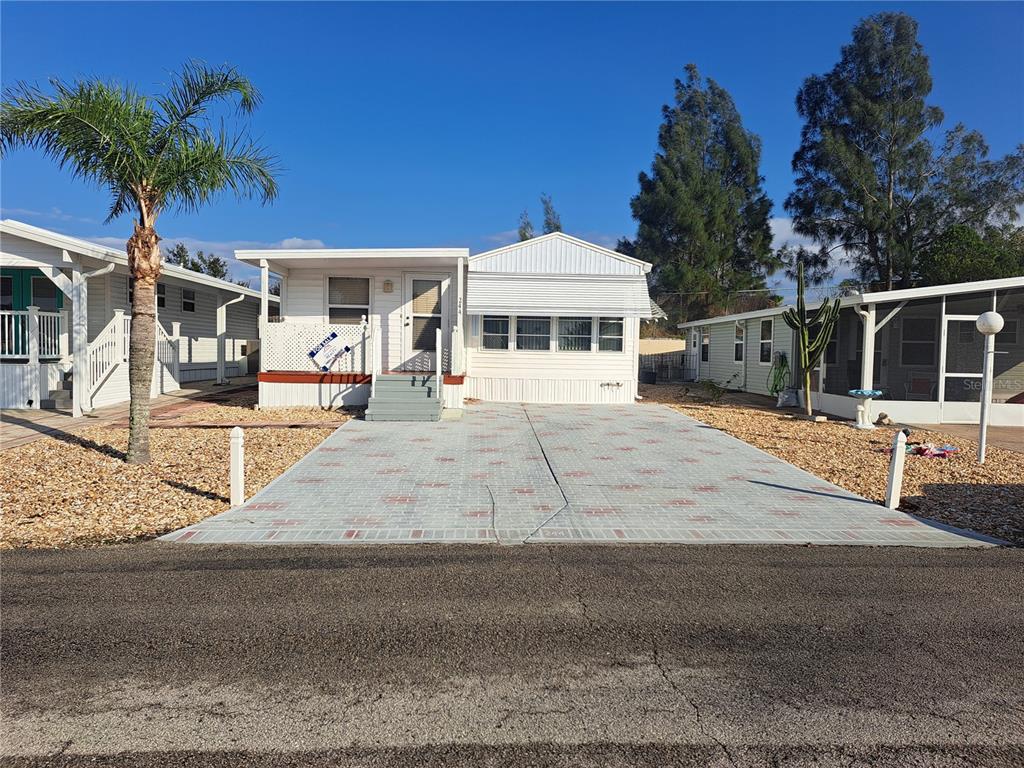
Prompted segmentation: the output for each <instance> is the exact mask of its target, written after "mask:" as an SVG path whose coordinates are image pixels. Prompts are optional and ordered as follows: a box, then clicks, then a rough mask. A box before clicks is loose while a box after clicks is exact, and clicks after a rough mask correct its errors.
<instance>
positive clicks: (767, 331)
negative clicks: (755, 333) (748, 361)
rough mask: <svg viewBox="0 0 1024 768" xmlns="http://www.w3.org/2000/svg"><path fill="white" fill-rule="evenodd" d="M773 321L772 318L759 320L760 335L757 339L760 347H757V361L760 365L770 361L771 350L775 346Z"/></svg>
mask: <svg viewBox="0 0 1024 768" xmlns="http://www.w3.org/2000/svg"><path fill="white" fill-rule="evenodd" d="M774 335H775V321H774V320H772V319H770V318H769V319H768V320H762V321H761V335H760V338H759V340H758V344H759V345H760V349H758V354H757V361H758V362H759V363H761V364H762V365H767V364H769V363H771V361H772V351H773V347H774V346H775V340H774Z"/></svg>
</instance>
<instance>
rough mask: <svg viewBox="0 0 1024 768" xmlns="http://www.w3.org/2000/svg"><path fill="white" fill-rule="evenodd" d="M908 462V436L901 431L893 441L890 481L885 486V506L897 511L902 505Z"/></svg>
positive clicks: (890, 459)
mask: <svg viewBox="0 0 1024 768" xmlns="http://www.w3.org/2000/svg"><path fill="white" fill-rule="evenodd" d="M906 460H907V435H906V433H905V432H904V431H903V430H902V429H901V430H900V431H899V432H897V433H896V436H895V437H894V438H893V439H892V456H890V457H889V481H888V482H887V483H886V486H885V506H886V507H888V508H889V509H896V508H897V507H899V505H900V492H901V491H902V490H903V464H904V462H905V461H906Z"/></svg>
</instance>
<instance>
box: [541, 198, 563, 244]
mask: <svg viewBox="0 0 1024 768" xmlns="http://www.w3.org/2000/svg"><path fill="white" fill-rule="evenodd" d="M540 204H541V206H542V207H543V208H544V234H545V235H550V234H551V233H552V232H561V231H562V217H561V216H559V215H558V211H556V210H555V205H554V203H552V202H551V195H541V196H540Z"/></svg>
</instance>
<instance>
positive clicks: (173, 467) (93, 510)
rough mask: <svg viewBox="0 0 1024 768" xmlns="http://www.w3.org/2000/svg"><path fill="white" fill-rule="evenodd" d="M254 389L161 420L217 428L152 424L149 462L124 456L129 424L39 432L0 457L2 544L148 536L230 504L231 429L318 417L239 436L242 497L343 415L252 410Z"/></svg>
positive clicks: (108, 541) (52, 544)
mask: <svg viewBox="0 0 1024 768" xmlns="http://www.w3.org/2000/svg"><path fill="white" fill-rule="evenodd" d="M255 397H256V395H255V393H254V392H247V391H243V392H238V393H233V394H231V395H229V396H227V397H225V398H224V399H223V400H221V401H220V402H217V403H215V404H209V403H202V402H198V403H196V404H195V405H190V406H187V407H185V408H182V409H178V410H176V411H175V412H174V413H173V414H167V416H166V417H164V418H163V419H161V420H162V421H164V422H168V421H171V420H174V421H178V422H186V423H187V422H190V421H191V422H202V423H203V424H204V425H205V424H210V423H216V424H223V425H224V427H223V428H212V429H211V428H209V427H204V428H202V429H199V428H195V429H193V428H187V427H185V428H180V429H153V430H152V431H151V433H150V440H151V448H152V455H153V462H152V464H150V465H149V466H146V467H138V466H129V465H128V464H125V463H124V461H123V460H122V457H123V456H124V451H125V449H126V448H127V445H128V430H127V429H124V428H120V427H94V428H91V429H87V430H84V431H83V432H82V433H81V434H79V435H67V436H62V437H45V438H43V439H40V440H36V441H34V442H32V443H28V444H26V445H22V446H18V447H15V448H10V449H8V450H5V451H4V452H3V453H2V454H0V458H2V460H3V463H4V471H3V472H2V473H0V508H2V510H3V515H2V517H0V548H3V549H10V548H14V547H69V546H94V545H100V544H112V543H118V542H124V541H130V540H133V539H139V538H152V537H154V536H159V535H160V534H163V533H167V532H168V531H173V530H176V529H178V528H181V527H182V526H186V525H191V524H193V523H196V522H198V521H200V520H202V519H203V518H205V517H209V516H210V515H215V514H217V513H219V512H223V511H225V510H226V509H228V507H229V503H228V495H229V492H230V478H229V475H228V445H229V441H228V436H229V432H230V427H232V426H235V425H242V426H243V427H244V426H245V425H246V424H247V423H249V424H251V423H254V422H274V421H277V422H305V423H309V422H314V421H315V422H322V423H323V427H303V428H299V429H257V428H250V429H248V430H247V431H246V434H245V481H246V495H247V496H252V495H253V494H254V493H255V492H256V491H258V490H260V489H261V488H263V487H264V486H265V485H267V484H268V483H269V482H270V481H271V480H273V479H274V478H276V477H277V476H278V475H280V474H281V473H282V472H284V471H285V470H286V469H288V467H290V466H291V465H292V464H294V463H295V462H296V461H297V460H298V459H300V458H302V457H303V456H304V455H305V454H306V453H308V452H309V450H310V449H312V448H313V447H314V446H315V445H317V444H319V443H320V442H321V441H323V440H324V439H325V438H326V437H327V436H328V435H330V434H331V432H332V431H333V430H334V429H335V428H336V427H337V425H338V424H340V423H342V422H344V421H345V420H347V419H348V418H350V414H348V413H345V412H342V411H324V410H321V409H319V408H282V409H271V410H264V411H256V410H254V408H253V405H254V404H255Z"/></svg>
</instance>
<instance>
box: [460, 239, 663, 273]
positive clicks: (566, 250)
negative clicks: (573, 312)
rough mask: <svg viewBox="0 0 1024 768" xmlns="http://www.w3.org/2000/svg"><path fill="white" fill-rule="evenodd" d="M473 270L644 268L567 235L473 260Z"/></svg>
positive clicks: (629, 270)
mask: <svg viewBox="0 0 1024 768" xmlns="http://www.w3.org/2000/svg"><path fill="white" fill-rule="evenodd" d="M470 270H471V271H472V272H504V273H507V274H520V275H522V274H537V275H636V274H642V272H643V270H642V268H641V267H640V266H639V265H638V264H636V263H634V262H630V261H626V260H624V259H622V258H619V257H618V255H613V254H611V253H608V252H607V251H606V250H605V249H603V248H595V247H593V246H592V245H590V244H588V243H584V242H582V241H577V240H572V239H569V238H566V237H559V236H555V237H538V238H535V239H533V240H524V241H523V242H521V243H515V244H513V245H510V246H507V247H505V248H500V249H498V250H496V251H492V252H488V253H486V254H480V255H479V257H474V258H473V259H471V261H470Z"/></svg>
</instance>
